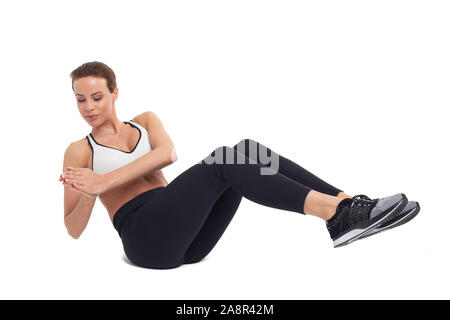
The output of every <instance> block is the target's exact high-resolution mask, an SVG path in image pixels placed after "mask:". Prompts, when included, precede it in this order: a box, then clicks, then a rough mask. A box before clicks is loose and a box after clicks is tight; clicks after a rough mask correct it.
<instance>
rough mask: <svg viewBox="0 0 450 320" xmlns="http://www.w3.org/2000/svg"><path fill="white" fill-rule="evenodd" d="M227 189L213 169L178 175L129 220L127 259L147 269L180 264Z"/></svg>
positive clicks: (194, 169) (199, 167) (195, 169)
mask: <svg viewBox="0 0 450 320" xmlns="http://www.w3.org/2000/svg"><path fill="white" fill-rule="evenodd" d="M227 188H228V186H227V185H226V184H224V183H223V181H221V180H220V179H219V178H218V176H217V171H216V168H215V165H208V164H203V163H197V164H195V165H193V166H192V167H190V168H189V169H187V170H186V171H184V172H183V173H181V174H180V175H179V176H177V177H176V178H175V179H174V180H173V181H171V182H170V183H169V184H168V185H167V186H166V187H164V188H163V189H162V190H161V191H159V192H158V194H157V195H156V196H155V197H154V198H153V199H151V200H150V201H149V202H147V203H145V204H144V205H142V206H141V207H140V208H139V209H138V211H137V212H136V214H135V215H134V216H133V217H132V219H131V221H130V223H129V224H128V226H127V230H126V232H124V236H125V238H126V241H125V242H126V243H127V245H126V246H125V245H124V249H125V252H126V254H127V257H128V258H129V259H130V261H132V262H134V263H135V264H138V265H142V266H145V267H150V268H170V267H174V266H176V265H179V264H181V263H182V260H183V257H184V254H185V252H186V250H187V248H188V247H189V245H190V244H191V243H192V241H193V240H194V238H195V237H196V235H197V234H198V233H199V231H200V229H201V228H202V226H203V225H204V223H205V221H206V219H207V217H208V215H209V213H210V212H211V210H212V208H213V207H214V205H215V203H216V202H217V200H218V199H219V197H220V196H221V194H222V193H223V192H224V191H225V190H226V189H227Z"/></svg>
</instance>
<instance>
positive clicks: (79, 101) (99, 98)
mask: <svg viewBox="0 0 450 320" xmlns="http://www.w3.org/2000/svg"><path fill="white" fill-rule="evenodd" d="M100 100H102V98H99V99H94V101H100ZM85 101H86V99H84V100H78V102H85Z"/></svg>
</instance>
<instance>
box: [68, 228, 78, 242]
mask: <svg viewBox="0 0 450 320" xmlns="http://www.w3.org/2000/svg"><path fill="white" fill-rule="evenodd" d="M68 233H69V235H70V236H71V237H72V238H74V239H75V240H76V239H78V238H80V236H81V234H80V233H75V232H71V231H70V230H68Z"/></svg>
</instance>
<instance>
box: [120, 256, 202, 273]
mask: <svg viewBox="0 0 450 320" xmlns="http://www.w3.org/2000/svg"><path fill="white" fill-rule="evenodd" d="M207 259H208V256H206V257H204V258H203V259H202V260H200V261H198V262H193V263H183V264H181V265H179V266H178V267H176V268H171V269H154V270H173V269H178V268H183V267H188V266H191V265H197V264H199V263H202V262H205V260H207ZM122 260H123V261H125V262H126V263H127V264H129V265H130V266H133V267H136V268H142V269H147V268H144V267H141V266H138V265H135V264H134V263H133V262H131V261H130V260H129V259H128V258H127V256H126V254H125V253H122Z"/></svg>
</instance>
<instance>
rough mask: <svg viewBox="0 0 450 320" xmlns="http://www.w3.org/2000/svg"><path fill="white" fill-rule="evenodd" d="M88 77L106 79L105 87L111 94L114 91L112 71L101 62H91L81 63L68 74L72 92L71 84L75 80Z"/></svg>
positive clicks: (115, 85) (114, 78) (114, 83)
mask: <svg viewBox="0 0 450 320" xmlns="http://www.w3.org/2000/svg"><path fill="white" fill-rule="evenodd" d="M89 76H94V77H99V78H104V79H106V86H107V87H108V90H109V92H111V93H113V92H114V89H115V88H116V87H117V83H116V75H115V74H114V71H113V70H112V69H111V68H110V67H108V66H107V65H106V64H104V63H103V62H99V61H92V62H86V63H83V64H82V65H81V66H79V67H78V68H76V69H75V70H73V71H72V72H71V73H70V77H71V78H72V90H73V82H74V81H75V80H78V79H80V78H84V77H89Z"/></svg>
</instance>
